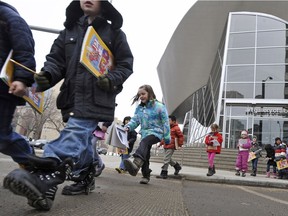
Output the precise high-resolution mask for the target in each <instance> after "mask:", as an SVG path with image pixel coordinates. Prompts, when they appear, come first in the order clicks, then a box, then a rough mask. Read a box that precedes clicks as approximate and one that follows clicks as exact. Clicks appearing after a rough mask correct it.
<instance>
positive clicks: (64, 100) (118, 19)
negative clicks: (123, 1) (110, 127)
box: [9, 0, 133, 210]
mask: <svg viewBox="0 0 288 216" xmlns="http://www.w3.org/2000/svg"><path fill="white" fill-rule="evenodd" d="M109 21H110V22H111V23H110V22H109ZM64 25H65V29H64V30H63V31H61V32H60V35H59V36H58V38H57V39H56V40H55V41H54V43H53V45H52V47H51V50H50V53H49V54H48V55H47V56H46V62H45V63H44V67H43V68H42V70H41V72H40V73H39V74H38V75H36V76H35V77H34V78H35V80H36V82H37V84H38V88H37V91H45V90H47V89H49V88H51V87H53V86H54V85H56V84H57V83H58V82H59V81H61V80H63V84H62V86H61V88H60V94H59V95H58V98H57V107H58V108H59V109H61V112H62V115H63V120H64V121H67V124H66V126H65V128H64V129H63V130H62V131H61V132H60V136H59V138H57V139H56V140H53V141H51V142H50V143H49V145H47V146H45V149H44V153H43V156H44V158H45V159H39V160H38V161H36V160H35V163H36V164H40V165H42V167H43V168H42V169H38V170H37V174H36V173H35V172H34V173H33V174H31V173H27V172H26V173H25V172H24V171H22V170H16V171H15V172H12V173H11V174H10V175H9V181H12V183H15V182H17V185H19V187H17V188H13V191H14V192H16V193H17V194H20V195H23V196H26V197H27V198H28V200H32V202H33V203H37V206H35V204H34V205H33V206H34V207H36V208H40V209H44V210H49V209H50V208H51V206H52V203H53V200H54V197H55V194H56V191H57V185H58V184H61V183H63V182H64V180H65V178H66V177H67V173H69V171H70V166H71V160H70V159H72V161H73V165H74V166H73V172H72V174H69V175H68V177H69V179H70V180H73V181H74V182H75V183H74V184H72V185H66V186H65V187H64V188H63V190H62V194H64V195H76V194H80V193H87V194H88V193H89V192H90V191H91V190H93V189H94V188H95V180H94V175H95V167H94V165H93V150H92V143H91V140H92V136H93V135H92V132H93V131H94V129H95V128H96V127H97V124H98V122H99V121H103V122H109V121H113V120H114V110H115V98H116V95H117V94H118V93H119V92H121V90H122V84H123V83H124V82H125V80H126V79H127V78H128V77H129V76H130V75H131V74H132V72H133V70H132V66H133V55H132V53H131V51H130V48H129V45H128V43H127V40H126V36H125V34H124V32H123V31H122V30H121V29H120V28H121V26H122V16H121V14H120V13H119V12H118V11H117V10H116V9H115V8H114V7H113V6H112V4H111V3H110V2H109V1H98V0H92V1H85V0H80V1H72V2H71V3H70V5H69V6H68V7H67V9H66V21H65V23H64ZM88 26H93V28H94V29H95V30H96V31H97V33H98V34H99V35H100V37H101V38H102V40H103V41H104V43H105V44H106V45H107V46H108V48H109V49H110V50H111V52H112V54H113V56H114V67H113V68H112V69H111V70H110V71H109V73H108V74H106V75H104V76H101V77H98V78H97V77H96V76H93V75H92V74H91V73H90V72H89V71H88V70H87V69H86V68H85V67H84V66H83V65H82V64H81V63H79V59H80V54H81V47H82V42H83V39H84V35H85V32H86V30H87V28H88ZM43 161H46V163H45V162H43ZM43 164H44V165H47V168H48V167H49V171H47V168H46V170H43V169H44V166H43ZM48 164H49V166H48ZM39 173H40V174H41V177H40V178H39ZM27 182H29V184H28V183H27ZM31 185H32V186H31ZM23 188H25V189H24V190H23ZM38 200H41V202H39V201H38Z"/></svg>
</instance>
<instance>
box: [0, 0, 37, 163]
mask: <svg viewBox="0 0 288 216" xmlns="http://www.w3.org/2000/svg"><path fill="white" fill-rule="evenodd" d="M11 50H13V59H14V60H16V61H17V62H19V63H21V64H23V65H25V66H26V67H28V68H30V69H32V70H35V59H34V40H33V37H32V33H31V30H30V28H29V26H28V24H27V23H26V22H25V20H24V19H23V18H22V17H21V16H20V15H19V13H18V12H17V10H16V9H15V8H14V7H12V6H11V5H9V4H7V3H5V2H2V1H0V70H1V69H2V67H3V65H4V63H5V60H6V58H7V56H8V54H9V52H10V51H11ZM33 82H34V79H33V74H31V73H30V72H27V71H26V70H25V69H23V68H22V67H19V66H17V65H14V72H13V82H12V83H11V85H10V87H8V85H6V83H4V81H3V80H1V79H0V152H1V153H3V154H6V155H10V156H11V157H12V159H13V160H14V161H15V162H17V163H19V164H21V165H25V164H27V163H28V158H27V155H29V154H31V153H32V149H31V147H30V145H29V144H28V143H27V141H26V140H25V139H24V138H23V137H22V136H21V135H19V134H18V133H16V132H14V131H13V129H12V126H11V123H12V119H13V115H14V112H15V109H16V106H17V105H25V100H24V99H23V98H22V96H23V95H24V94H25V92H26V88H27V87H29V86H31V85H32V83H33Z"/></svg>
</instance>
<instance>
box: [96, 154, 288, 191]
mask: <svg viewBox="0 0 288 216" xmlns="http://www.w3.org/2000/svg"><path fill="white" fill-rule="evenodd" d="M101 158H102V159H103V161H104V163H105V166H106V168H107V169H115V168H116V167H119V164H120V160H121V158H120V157H119V156H110V155H101ZM161 166H162V164H161V163H153V162H152V163H150V168H151V169H152V176H154V177H155V176H157V175H159V174H160V172H161ZM207 171H208V170H207V169H203V168H198V167H190V166H189V167H188V166H183V167H182V170H181V171H180V173H179V176H174V175H173V173H174V168H173V167H171V166H169V170H168V178H181V179H183V180H190V181H200V182H211V183H221V184H235V185H246V186H259V187H273V188H288V180H287V179H283V180H282V179H274V178H266V176H265V175H257V176H256V177H253V176H250V172H248V173H247V175H246V177H241V176H235V172H231V171H226V170H217V164H216V174H214V175H213V176H210V177H208V176H206V173H207ZM115 172H116V170H115ZM128 175H129V174H128ZM138 175H141V173H138Z"/></svg>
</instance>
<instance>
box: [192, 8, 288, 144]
mask: <svg viewBox="0 0 288 216" xmlns="http://www.w3.org/2000/svg"><path fill="white" fill-rule="evenodd" d="M287 65H288V64H287V22H285V21H284V20H281V19H279V18H277V17H274V16H271V15H267V14H262V13H251V12H249V13H248V12H233V13H230V14H229V17H228V22H227V25H226V28H225V29H224V32H223V36H222V39H221V41H220V44H219V48H218V52H217V54H216V57H215V61H214V64H213V68H212V70H211V73H210V77H209V80H208V82H207V85H205V86H204V87H202V88H201V89H199V90H198V91H196V92H195V93H194V94H193V95H192V109H191V111H190V114H191V115H190V116H191V118H190V119H189V120H190V122H189V125H190V127H189V133H188V134H189V138H188V140H189V142H188V144H190V145H199V144H198V142H202V143H203V139H204V137H203V136H204V135H205V134H206V133H207V132H208V130H209V125H210V124H211V123H213V122H217V123H218V124H219V126H220V129H221V132H222V133H223V137H224V138H225V139H224V143H223V146H225V147H227V148H235V147H236V142H237V140H238V139H239V137H240V132H241V130H244V129H247V130H248V132H249V134H250V135H251V136H252V135H257V136H258V140H260V142H261V143H263V144H266V143H273V142H274V139H275V137H277V136H279V137H281V138H282V139H285V138H288V134H285V132H284V131H285V128H288V115H287V111H286V110H288V105H287V102H286V101H285V99H287V97H288V95H287V94H288V89H287V87H288V81H287V79H288V74H287V70H286V68H287ZM287 69H288V68H287ZM219 95H220V96H221V97H220V100H219ZM273 110H274V111H273ZM275 110H278V111H277V112H276V111H275ZM286 131H287V130H286ZM201 137H203V138H202V139H201ZM199 138H200V139H199Z"/></svg>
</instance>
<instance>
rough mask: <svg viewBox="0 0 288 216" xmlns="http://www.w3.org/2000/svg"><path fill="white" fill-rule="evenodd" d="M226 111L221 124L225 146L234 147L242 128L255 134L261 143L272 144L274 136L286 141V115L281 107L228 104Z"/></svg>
mask: <svg viewBox="0 0 288 216" xmlns="http://www.w3.org/2000/svg"><path fill="white" fill-rule="evenodd" d="M226 111H227V112H226V115H225V116H226V117H225V121H224V122H225V126H224V125H223V128H225V147H226V148H236V146H237V141H238V139H239V138H240V134H241V131H242V130H248V133H249V135H250V136H253V135H256V136H257V138H258V141H259V142H260V143H261V144H268V143H270V144H273V143H274V140H275V137H280V138H281V139H282V140H284V141H288V131H287V129H288V116H287V112H286V109H285V108H283V107H256V106H255V107H250V106H232V105H229V106H226ZM237 113H238V114H237ZM227 114H228V115H227ZM241 114H242V115H241ZM223 132H224V130H223Z"/></svg>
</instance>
